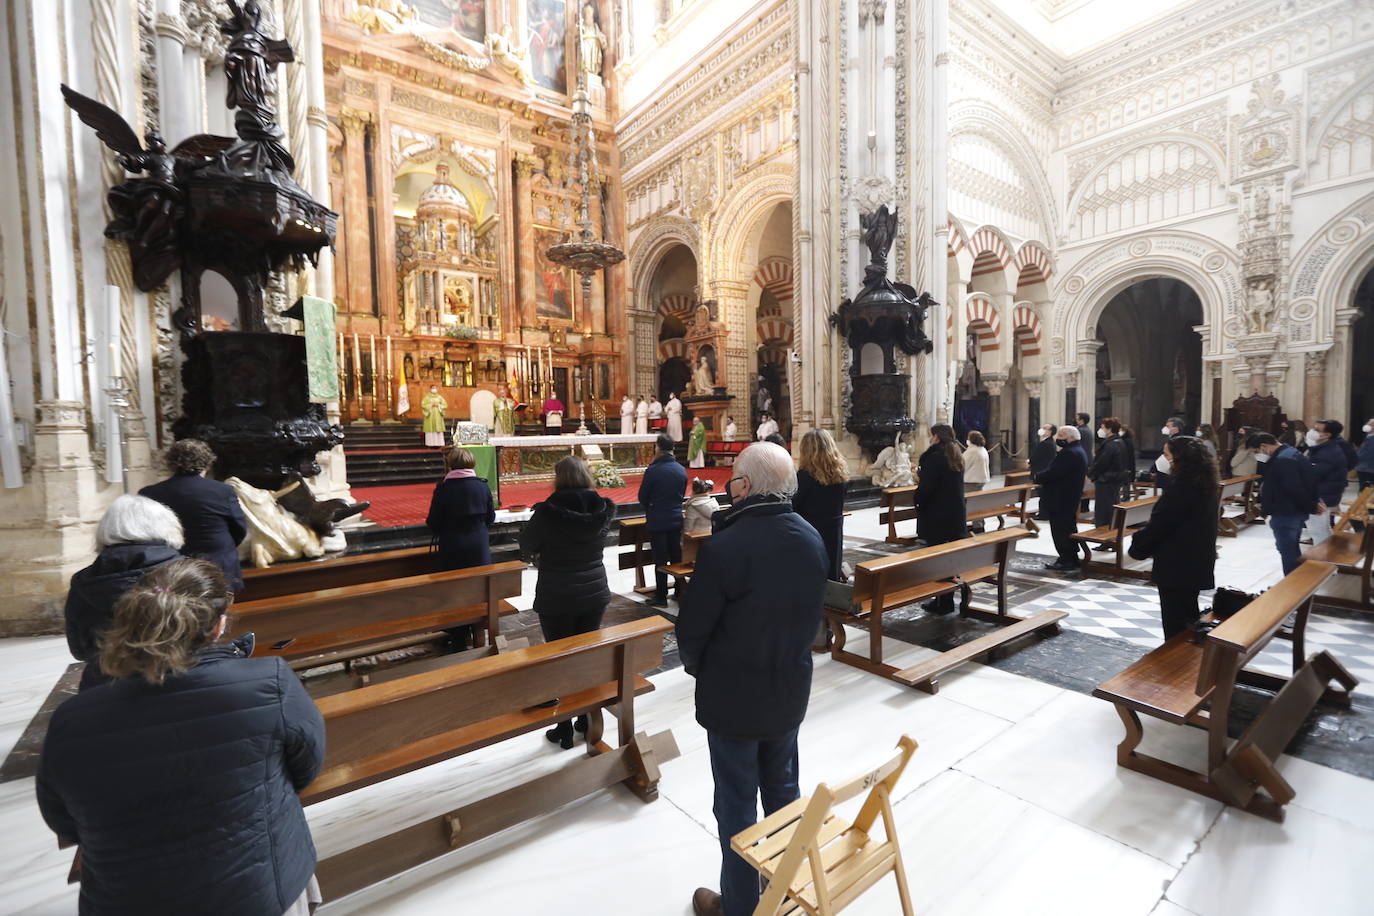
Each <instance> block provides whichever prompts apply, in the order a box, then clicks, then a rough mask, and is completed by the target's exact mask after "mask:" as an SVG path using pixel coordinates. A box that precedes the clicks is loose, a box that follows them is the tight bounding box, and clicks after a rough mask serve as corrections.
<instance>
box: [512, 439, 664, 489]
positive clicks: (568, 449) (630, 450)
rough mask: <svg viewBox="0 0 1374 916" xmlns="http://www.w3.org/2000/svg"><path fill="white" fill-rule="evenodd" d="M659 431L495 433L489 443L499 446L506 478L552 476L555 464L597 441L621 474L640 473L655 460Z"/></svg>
mask: <svg viewBox="0 0 1374 916" xmlns="http://www.w3.org/2000/svg"><path fill="white" fill-rule="evenodd" d="M657 439H658V436H656V435H636V434H634V433H627V434H600V435H598V434H593V435H588V436H579V435H577V434H575V433H565V434H564V435H561V436H493V437H491V438H490V439H488V440H487V444H489V445H493V446H495V447H496V448H497V450H498V451H497V454H498V456H499V457H498V458H497V466H498V467H499V469H500V478H501V480H504V481H511V482H515V481H520V482H527V481H534V480H551V479H552V478H553V467H554V465H556V464H557V463H558V462H559V461H560V460H561V459H563V458H566V457H567V456H569V455H577V454H581V448H582V446H584V445H595V446H598V447H600V449H601V457H603V458H605V459H606V460H607V461H609V462H610V463H611V464H613V465H615V467H616V469H617V470H618V471H620V472H621V473H622V474H626V473H630V474H634V473H639V472H642V471H643V470H644V468H646V467H648V465H649V463H650V462H652V461H653V460H654V442H655V441H656V440H657Z"/></svg>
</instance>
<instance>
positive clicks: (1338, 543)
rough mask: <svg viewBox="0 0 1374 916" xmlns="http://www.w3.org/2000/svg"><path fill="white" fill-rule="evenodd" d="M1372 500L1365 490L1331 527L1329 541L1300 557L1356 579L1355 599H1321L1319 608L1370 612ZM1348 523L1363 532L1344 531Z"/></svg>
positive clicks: (1373, 594)
mask: <svg viewBox="0 0 1374 916" xmlns="http://www.w3.org/2000/svg"><path fill="white" fill-rule="evenodd" d="M1372 496H1374V487H1366V488H1365V489H1364V490H1363V491H1362V492H1361V493H1360V495H1359V497H1358V498H1357V499H1356V500H1355V502H1354V504H1352V505H1351V506H1350V507H1349V508H1348V509H1347V510H1346V512H1345V514H1344V515H1343V516H1342V517H1341V519H1340V520H1339V521H1337V522H1336V524H1335V525H1334V526H1333V527H1332V531H1331V537H1329V538H1327V540H1326V541H1324V542H1323V543H1321V544H1318V545H1316V546H1315V547H1312V548H1310V549H1309V550H1308V551H1307V553H1306V554H1304V558H1305V559H1308V560H1318V561H1320V562H1323V563H1330V564H1331V565H1332V566H1334V567H1335V568H1336V571H1337V572H1340V573H1343V574H1345V575H1347V576H1356V577H1357V578H1358V579H1359V582H1360V597H1359V598H1358V599H1350V598H1341V597H1336V596H1331V595H1322V603H1323V604H1334V605H1336V606H1337V607H1348V608H1354V609H1356V610H1361V611H1368V610H1374V514H1371V512H1370V511H1369V505H1370V502H1371V497H1372ZM1352 521H1359V522H1361V523H1363V525H1364V531H1363V532H1358V531H1351V530H1348V529H1349V527H1350V523H1351V522H1352Z"/></svg>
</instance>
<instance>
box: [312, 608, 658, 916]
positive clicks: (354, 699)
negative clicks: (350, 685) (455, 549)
mask: <svg viewBox="0 0 1374 916" xmlns="http://www.w3.org/2000/svg"><path fill="white" fill-rule="evenodd" d="M672 628H673V627H672V624H670V623H669V622H668V621H666V620H664V619H663V618H662V617H651V618H648V619H646V620H638V621H634V622H631V623H624V624H620V625H618V626H614V627H608V628H606V629H604V630H597V631H595V632H593V633H585V634H582V635H580V636H573V637H570V638H568V639H560V640H557V641H555V642H551V643H546V644H543V645H538V646H532V647H530V648H528V649H521V650H519V651H516V652H510V653H504V654H502V655H499V656H492V657H489V658H484V659H479V660H477V661H474V662H470V663H468V664H464V665H457V666H453V667H449V668H444V669H441V670H438V671H431V672H426V673H423V674H416V675H412V676H410V677H405V678H401V679H399V680H394V681H390V682H388V683H383V684H376V685H374V686H371V687H363V688H361V689H358V690H352V691H349V692H347V693H344V694H340V695H338V696H332V697H325V698H323V699H320V700H317V701H316V703H317V705H318V706H319V708H320V711H321V713H323V715H324V720H325V732H326V745H325V746H326V752H325V763H324V768H323V770H321V772H320V775H319V777H318V778H316V780H315V781H314V782H313V783H311V784H310V785H309V786H308V787H307V788H306V789H305V791H304V792H302V793H301V800H302V802H303V803H304V804H312V803H314V802H318V801H322V800H324V799H327V798H333V797H335V796H338V795H342V794H344V793H346V792H350V791H353V790H355V789H358V788H361V787H363V786H368V785H372V784H373V783H377V782H380V781H382V780H385V779H389V778H392V777H395V776H399V775H401V774H403V773H408V772H411V771H413V770H416V769H419V768H421V767H425V766H429V765H431V764H434V763H438V762H440V761H443V760H449V759H451V758H453V757H457V756H459V755H462V754H466V753H469V752H471V751H475V750H478V749H480V748H483V747H487V746H489V745H492V744H495V743H497V742H499V741H504V740H506V739H508V738H514V737H517V736H521V735H530V734H535V733H538V732H539V731H540V730H542V729H544V728H547V727H549V726H550V725H552V724H554V723H556V722H561V721H564V720H566V719H569V718H571V717H573V716H579V715H585V716H587V717H588V720H589V723H588V729H587V752H588V755H589V756H587V757H583V758H579V759H576V760H575V761H574V762H573V763H571V764H569V765H567V766H565V767H563V768H561V769H559V770H557V771H555V772H553V773H550V774H548V775H545V776H542V777H539V778H537V779H534V780H532V781H530V782H527V783H525V784H524V785H520V786H516V787H514V788H511V789H507V790H506V791H503V792H499V793H497V794H495V795H492V796H489V797H487V798H484V799H482V800H480V801H476V802H473V803H470V804H468V805H465V806H463V807H461V808H458V809H456V810H450V811H445V812H444V813H441V814H438V815H436V816H434V817H431V818H429V819H427V820H424V821H421V822H419V823H417V824H414V825H412V826H410V827H406V828H404V829H401V830H398V831H396V832H394V833H391V834H388V835H386V836H383V837H380V838H378V839H375V840H372V841H370V842H367V843H364V844H362V845H360V846H357V847H355V848H353V849H349V850H347V851H345V852H342V853H339V854H337V855H334V856H331V857H329V858H327V859H324V860H323V861H321V862H320V863H319V866H318V868H317V869H316V875H317V877H318V878H319V881H320V887H321V889H322V891H323V894H324V898H325V899H326V900H335V899H338V898H339V897H342V896H344V895H346V894H350V893H353V892H354V891H357V890H360V889H362V888H364V887H367V886H369V885H371V884H374V883H376V882H378V881H381V880H383V879H385V878H388V877H390V876H392V875H395V874H398V873H400V872H401V871H404V870H406V869H409V868H413V867H415V866H417V865H420V864H422V863H424V862H428V861H430V860H431V859H434V858H437V857H439V856H442V855H444V854H445V853H448V852H450V851H452V850H454V849H458V848H461V847H463V846H467V845H469V844H471V843H474V842H477V841H478V840H481V839H483V838H485V837H488V836H491V835H492V834H494V833H497V832H498V831H501V830H504V829H506V828H508V827H511V826H514V825H516V824H519V823H522V822H523V821H526V820H529V819H530V818H533V817H536V816H539V815H541V814H545V813H547V812H550V811H553V810H555V809H556V808H559V807H561V806H563V805H566V804H568V803H570V802H573V801H575V800H577V799H579V798H582V797H584V796H586V795H589V794H591V793H593V792H596V791H598V790H600V789H603V788H608V787H610V786H613V785H615V784H617V783H621V784H623V785H625V786H626V787H627V788H629V789H630V790H631V791H632V792H634V793H635V794H636V795H638V796H639V797H640V798H641V799H642V800H644V801H645V802H650V801H653V800H654V799H656V798H657V797H658V781H659V769H658V768H659V765H660V764H662V763H664V762H666V761H668V760H672V759H674V758H676V757H677V756H678V748H677V743H676V741H675V740H674V739H673V735H672V733H671V732H661V733H659V734H656V735H653V736H648V735H646V734H644V733H642V732H639V733H636V732H635V716H634V700H635V697H636V696H638V695H642V694H645V693H648V692H649V691H651V690H653V689H654V688H653V685H652V684H651V683H649V681H648V680H647V679H646V678H645V677H644V675H645V673H646V672H649V671H651V670H653V669H654V668H656V667H657V666H658V665H659V664H660V663H661V662H662V657H663V637H664V635H665V634H667V633H669V632H671V631H672ZM551 696H556V697H559V702H558V704H557V705H556V706H552V707H542V706H541V705H540V704H541V703H543V702H544V701H546V700H548V699H549V698H550V697H551ZM611 707H614V710H615V716H616V721H617V725H618V741H617V745H616V746H615V747H611V746H609V745H608V744H606V742H605V741H603V740H602V739H603V734H604V720H603V716H602V712H603V710H605V709H607V708H611ZM542 744H543V741H542V739H541V740H540V745H542ZM537 750H538V749H537V747H536V746H535V745H531V746H530V753H531V755H533V754H535V753H536V752H537ZM570 756H571V755H570Z"/></svg>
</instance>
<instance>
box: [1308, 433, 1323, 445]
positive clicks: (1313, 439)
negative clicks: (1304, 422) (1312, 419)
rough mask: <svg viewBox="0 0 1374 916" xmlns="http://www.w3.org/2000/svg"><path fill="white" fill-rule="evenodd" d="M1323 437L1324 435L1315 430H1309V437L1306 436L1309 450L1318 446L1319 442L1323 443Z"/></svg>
mask: <svg viewBox="0 0 1374 916" xmlns="http://www.w3.org/2000/svg"><path fill="white" fill-rule="evenodd" d="M1321 436H1322V434H1321V433H1319V432H1317V431H1316V430H1315V429H1309V430H1308V431H1307V436H1306V441H1307V447H1308V448H1311V447H1312V446H1314V445H1316V444H1317V443H1318V442H1320V441H1321Z"/></svg>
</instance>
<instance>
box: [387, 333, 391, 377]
mask: <svg viewBox="0 0 1374 916" xmlns="http://www.w3.org/2000/svg"><path fill="white" fill-rule="evenodd" d="M386 377H387V379H390V378H391V335H390V334H388V335H386Z"/></svg>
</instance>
